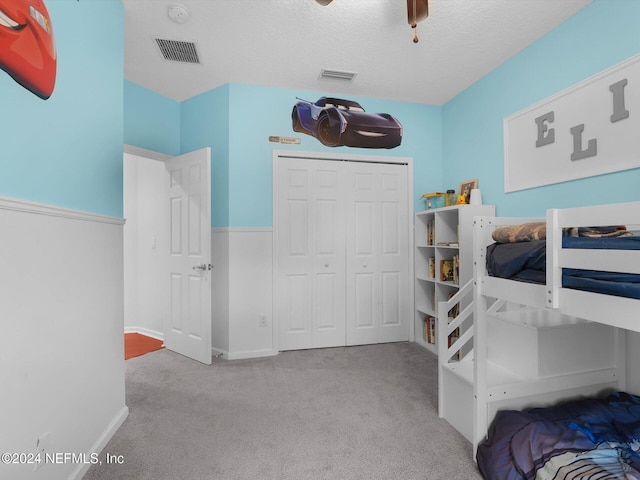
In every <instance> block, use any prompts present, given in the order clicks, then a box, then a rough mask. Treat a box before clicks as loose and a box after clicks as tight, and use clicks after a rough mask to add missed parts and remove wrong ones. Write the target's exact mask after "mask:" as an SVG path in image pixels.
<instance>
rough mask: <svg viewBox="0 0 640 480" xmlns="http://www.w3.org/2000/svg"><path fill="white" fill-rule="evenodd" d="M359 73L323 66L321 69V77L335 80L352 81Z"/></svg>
mask: <svg viewBox="0 0 640 480" xmlns="http://www.w3.org/2000/svg"><path fill="white" fill-rule="evenodd" d="M356 75H357V74H356V73H354V72H343V71H341V70H330V69H328V68H323V69H322V70H321V71H320V77H321V78H332V79H334V80H347V81H351V80H353V79H354V77H355V76H356Z"/></svg>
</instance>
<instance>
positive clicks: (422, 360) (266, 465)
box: [84, 343, 482, 480]
mask: <svg viewBox="0 0 640 480" xmlns="http://www.w3.org/2000/svg"><path fill="white" fill-rule="evenodd" d="M126 377H127V378H126V385H127V405H128V406H129V409H130V414H129V418H128V419H127V420H126V422H125V423H124V425H123V426H122V427H121V428H120V430H119V431H118V432H117V433H116V434H115V436H114V438H113V439H112V440H111V441H110V442H109V444H108V445H107V446H106V447H105V450H104V451H103V453H102V454H101V457H103V456H104V455H105V453H109V454H111V455H122V456H123V458H124V464H122V465H118V464H111V465H106V464H104V463H103V464H102V465H95V466H92V467H91V469H90V470H89V471H88V472H87V474H86V475H85V477H84V480H104V479H110V480H111V479H113V480H115V479H117V480H177V479H180V480H212V479H221V480H235V479H238V480H239V479H242V480H246V479H273V480H276V479H277V480H304V479H313V480H315V479H331V480H333V479H340V480H350V479H367V480H372V479H385V480H386V479H442V480H455V479H459V480H473V479H480V478H482V477H481V476H480V474H479V473H478V470H477V467H476V466H475V464H474V462H473V460H472V457H471V444H470V443H469V442H467V441H466V440H465V439H464V438H463V437H462V436H461V435H460V434H459V433H458V432H457V431H456V430H455V429H454V428H453V427H451V426H450V425H449V424H448V423H447V422H445V421H444V420H442V419H440V418H438V413H437V397H438V394H437V362H436V358H435V357H434V356H433V355H431V354H430V353H429V352H427V351H426V350H424V349H422V348H421V347H419V346H417V345H415V344H413V343H395V344H386V345H371V346H361V347H345V348H330V349H318V350H305V351H295V352H284V353H280V354H279V355H278V356H275V357H270V358H262V359H253V360H233V361H229V360H214V363H213V365H211V366H205V365H202V364H199V363H197V362H194V361H192V360H188V359H186V358H184V357H182V356H180V355H177V354H175V353H173V352H171V351H169V350H166V349H164V350H159V351H157V352H152V353H149V354H147V355H143V356H141V357H137V358H133V359H131V360H128V361H127V362H126Z"/></svg>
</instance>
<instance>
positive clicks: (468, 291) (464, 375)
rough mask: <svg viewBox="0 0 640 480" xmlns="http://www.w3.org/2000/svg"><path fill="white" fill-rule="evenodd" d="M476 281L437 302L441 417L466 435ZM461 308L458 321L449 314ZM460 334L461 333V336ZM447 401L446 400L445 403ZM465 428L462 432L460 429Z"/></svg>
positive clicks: (439, 408)
mask: <svg viewBox="0 0 640 480" xmlns="http://www.w3.org/2000/svg"><path fill="white" fill-rule="evenodd" d="M472 294H473V279H471V280H469V281H468V282H467V283H466V284H465V285H464V286H462V287H461V288H460V289H459V290H458V292H456V294H455V295H453V296H452V297H451V298H450V299H449V300H447V301H444V302H438V325H437V329H436V332H437V335H438V339H437V343H438V415H439V416H440V417H441V418H444V419H445V420H447V421H448V422H449V423H451V424H452V425H453V426H454V427H456V429H458V430H459V431H461V432H462V433H463V435H465V436H466V437H467V438H468V439H470V438H469V437H470V436H471V433H470V431H469V432H468V433H467V434H465V432H464V431H463V430H468V427H466V428H465V424H467V425H469V426H470V422H468V421H465V420H464V419H462V417H464V414H466V413H469V412H471V410H472V409H471V408H470V407H471V405H472V404H473V361H472V358H473V331H474V327H473V323H472V322H473V296H472ZM456 305H460V306H461V307H462V308H461V309H460V311H459V313H458V314H457V316H456V317H455V318H450V317H449V312H450V311H451V310H452V309H454V307H455V306H456ZM458 332H460V334H459V335H458ZM445 399H446V400H445ZM461 427H462V430H461Z"/></svg>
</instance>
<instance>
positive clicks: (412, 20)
mask: <svg viewBox="0 0 640 480" xmlns="http://www.w3.org/2000/svg"><path fill="white" fill-rule="evenodd" d="M332 1H333V0H316V2H318V3H319V4H320V5H322V6H324V7H326V6H327V5H329V4H330V3H331V2H332ZM428 16H429V0H407V20H408V22H409V25H411V28H412V29H413V43H418V35H417V33H416V28H417V27H418V22H421V21H422V20H424V19H425V18H427V17H428Z"/></svg>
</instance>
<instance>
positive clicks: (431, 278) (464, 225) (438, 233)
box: [414, 205, 495, 354]
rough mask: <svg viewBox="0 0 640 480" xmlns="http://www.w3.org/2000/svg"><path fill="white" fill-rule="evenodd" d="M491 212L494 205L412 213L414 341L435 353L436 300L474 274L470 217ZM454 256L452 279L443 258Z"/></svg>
mask: <svg viewBox="0 0 640 480" xmlns="http://www.w3.org/2000/svg"><path fill="white" fill-rule="evenodd" d="M494 215H495V207H494V206H493V205H454V206H451V207H443V208H433V209H429V210H423V211H422V212H418V213H416V215H415V287H414V288H415V297H414V298H415V306H414V307H415V308H414V311H415V321H414V334H415V341H416V343H418V344H419V345H422V346H423V347H425V348H426V349H428V350H430V351H431V352H433V353H435V354H437V351H438V346H437V343H436V342H437V340H436V339H437V331H436V328H437V318H438V315H437V312H438V302H441V301H446V300H448V299H449V297H450V296H451V295H453V294H454V293H456V292H457V291H458V288H459V287H460V286H462V285H464V284H465V283H466V282H468V281H469V280H470V279H471V277H472V276H473V252H472V248H473V218H474V217H476V216H494ZM454 257H457V260H458V262H457V275H456V276H455V279H448V278H443V276H442V274H443V270H442V267H443V266H446V265H444V262H447V261H451V262H453V260H454ZM430 259H432V260H431V261H430ZM430 262H431V263H432V265H430ZM427 317H430V318H432V319H433V324H434V327H432V328H431V333H432V338H431V342H429V341H428V340H427V339H426V338H425V319H426V318H427Z"/></svg>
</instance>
